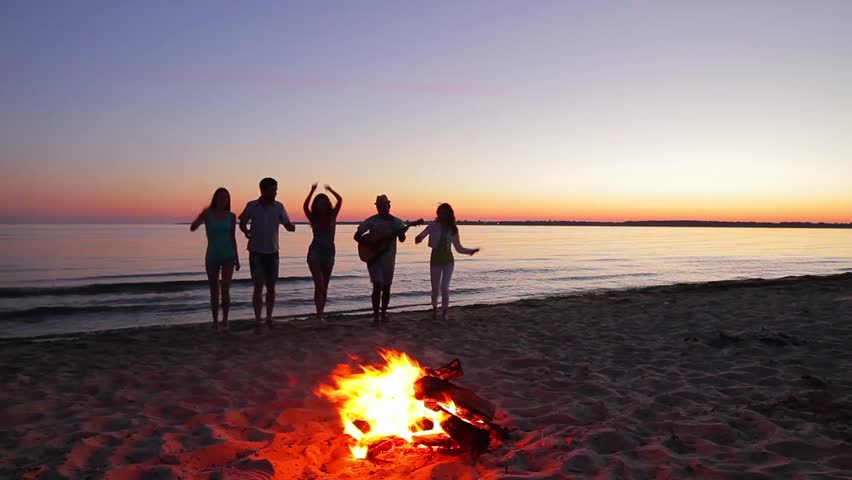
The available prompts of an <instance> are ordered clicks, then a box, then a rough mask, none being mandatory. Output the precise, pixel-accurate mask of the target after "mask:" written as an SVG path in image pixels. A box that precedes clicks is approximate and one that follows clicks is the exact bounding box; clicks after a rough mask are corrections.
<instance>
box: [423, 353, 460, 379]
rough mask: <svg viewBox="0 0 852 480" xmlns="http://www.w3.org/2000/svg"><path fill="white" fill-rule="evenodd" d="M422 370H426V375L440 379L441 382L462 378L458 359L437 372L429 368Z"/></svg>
mask: <svg viewBox="0 0 852 480" xmlns="http://www.w3.org/2000/svg"><path fill="white" fill-rule="evenodd" d="M424 370H426V375H428V376H430V377H436V378H440V379H441V380H455V379H457V378H461V377H462V376H464V370H462V366H461V362H460V361H459V359H458V358H457V359H455V360H453V361H452V362H450V363H448V364H446V365H444V366H443V367H441V368H439V369H437V370H434V369H431V368H429V367H426V368H425V369H424Z"/></svg>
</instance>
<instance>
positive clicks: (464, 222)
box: [0, 219, 852, 228]
mask: <svg viewBox="0 0 852 480" xmlns="http://www.w3.org/2000/svg"><path fill="white" fill-rule="evenodd" d="M427 221H431V220H427ZM361 222H362V220H340V221H338V222H337V223H338V224H340V225H357V224H360V223H361ZM190 223H191V222H186V221H181V222H174V221H171V222H170V221H138V222H114V221H80V222H67V221H66V222H44V221H41V222H39V221H36V222H18V221H3V220H0V225H189V224H190ZM457 223H458V224H461V225H494V226H499V225H507V226H523V225H530V226H546V225H554V226H560V225H561V226H572V225H573V226H672V227H676V226H685V227H688V226H741V227H748V226H756V227H760V226H802V227H806V226H815V227H820V226H822V227H848V228H852V222H825V221H802V220H783V221H761V220H685V219H670V220H620V221H613V220H517V219H515V220H466V219H465V220H458V221H457ZM293 224H294V225H308V221H306V220H297V221H294V222H293Z"/></svg>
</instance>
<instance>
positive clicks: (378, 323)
mask: <svg viewBox="0 0 852 480" xmlns="http://www.w3.org/2000/svg"><path fill="white" fill-rule="evenodd" d="M380 324H381V322H379V317H373V325H374V326H376V327H378V326H379V325H380Z"/></svg>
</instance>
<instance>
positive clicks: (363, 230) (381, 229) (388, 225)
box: [355, 195, 423, 325]
mask: <svg viewBox="0 0 852 480" xmlns="http://www.w3.org/2000/svg"><path fill="white" fill-rule="evenodd" d="M376 211H377V212H378V213H377V214H376V215H373V216H372V217H370V218H368V219H366V220H364V221H363V222H361V224H360V225H358V229H357V230H356V231H355V241H356V242H358V253H359V256H360V257H361V260H363V261H364V262H366V263H367V271H368V272H369V273H370V281H371V282H372V283H373V295H372V301H373V324H375V325H379V324H380V323H382V322H387V320H388V317H387V310H388V304H389V303H390V290H391V283H393V272H394V267H395V266H396V241H397V239H399V241H400V242H404V241H405V232H407V231H408V228H409V227H411V226H412V225H414V224H417V223H418V222H413V223H410V224H406V223H404V222H403V221H402V220H400V219H399V218H396V217H394V216H393V215H391V214H390V200H388V197H387V195H379V196H378V197H376ZM419 223H423V220H419ZM380 305H381V316H380V315H379V312H380V309H379V306H380Z"/></svg>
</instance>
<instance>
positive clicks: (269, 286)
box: [266, 281, 275, 328]
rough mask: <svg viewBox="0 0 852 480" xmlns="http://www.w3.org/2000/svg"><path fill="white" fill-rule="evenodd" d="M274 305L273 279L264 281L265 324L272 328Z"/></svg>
mask: <svg viewBox="0 0 852 480" xmlns="http://www.w3.org/2000/svg"><path fill="white" fill-rule="evenodd" d="M274 306H275V281H272V282H267V283H266V326H267V327H269V328H272V307H274Z"/></svg>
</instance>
